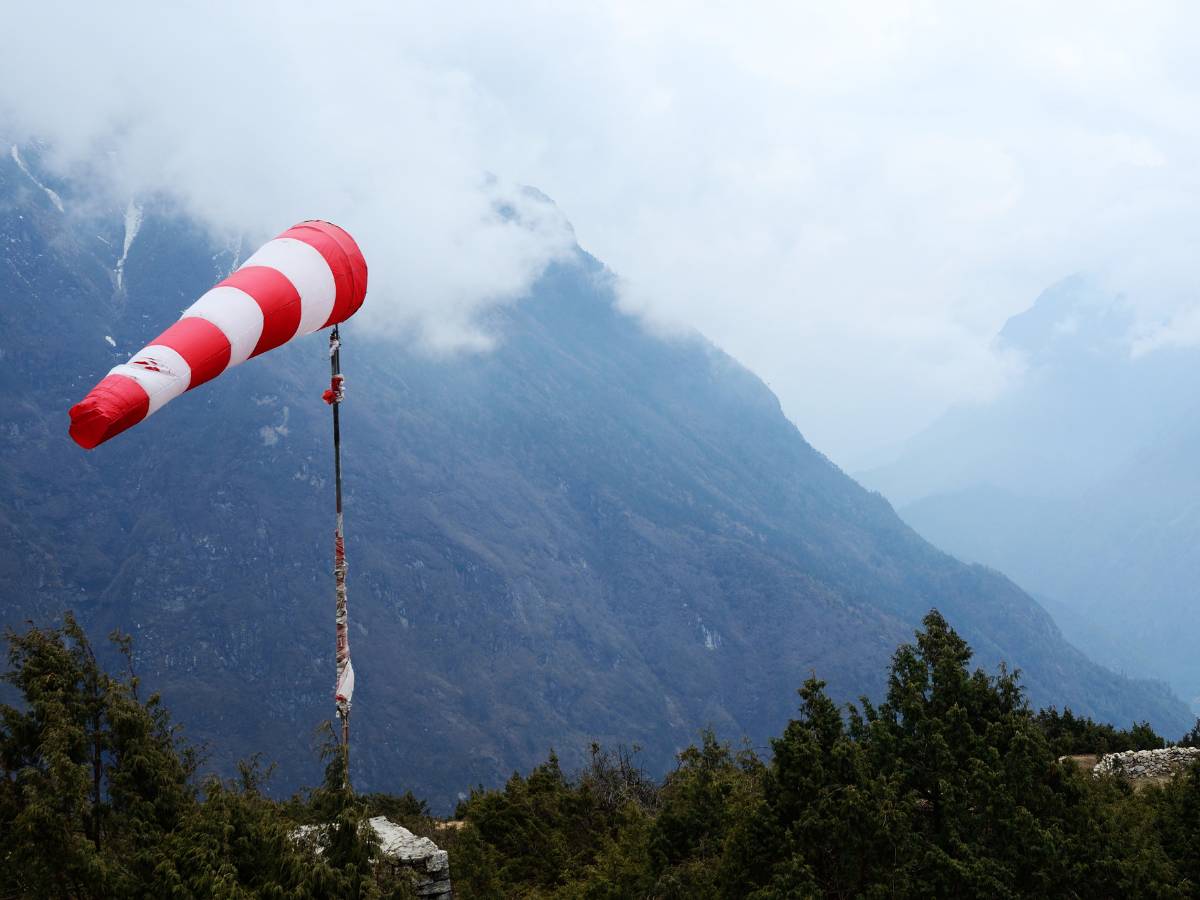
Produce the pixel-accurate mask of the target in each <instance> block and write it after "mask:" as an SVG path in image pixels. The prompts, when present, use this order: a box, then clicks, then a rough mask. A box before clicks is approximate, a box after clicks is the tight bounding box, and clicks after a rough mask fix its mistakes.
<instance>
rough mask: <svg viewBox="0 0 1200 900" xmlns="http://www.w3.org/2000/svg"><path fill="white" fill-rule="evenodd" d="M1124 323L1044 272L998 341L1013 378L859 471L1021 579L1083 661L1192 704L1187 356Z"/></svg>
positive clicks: (940, 532)
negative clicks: (1140, 341) (1017, 376)
mask: <svg viewBox="0 0 1200 900" xmlns="http://www.w3.org/2000/svg"><path fill="white" fill-rule="evenodd" d="M1133 325H1134V323H1133V318H1132V313H1131V310H1130V309H1129V307H1128V305H1127V303H1126V302H1125V301H1124V300H1123V298H1121V297H1119V296H1113V295H1111V294H1108V293H1106V292H1105V291H1103V290H1102V289H1101V288H1100V287H1099V286H1098V285H1096V284H1095V283H1093V282H1091V281H1089V280H1088V279H1086V278H1083V277H1078V276H1077V277H1074V278H1071V279H1068V280H1066V281H1064V282H1062V283H1060V284H1058V285H1055V286H1054V287H1052V288H1050V289H1048V290H1047V291H1046V292H1045V293H1043V294H1042V295H1041V296H1040V297H1039V298H1038V299H1037V301H1036V302H1035V303H1034V305H1033V307H1032V308H1031V309H1029V310H1027V311H1026V312H1024V313H1022V314H1020V315H1018V316H1016V317H1014V318H1013V319H1012V320H1010V321H1009V322H1008V323H1007V325H1006V326H1005V327H1004V329H1003V331H1002V332H1001V333H1000V335H999V336H998V338H997V340H998V342H999V343H1000V344H1001V346H1002V347H1004V348H1005V349H1009V350H1014V351H1016V352H1019V353H1020V354H1022V356H1023V357H1024V358H1025V359H1026V361H1027V362H1028V365H1029V369H1028V373H1027V376H1026V378H1025V379H1024V380H1023V381H1022V383H1021V384H1020V385H1018V386H1017V388H1016V389H1014V390H1013V391H1011V392H1009V393H1008V394H1007V395H1006V396H1004V397H1002V398H1001V399H999V400H998V401H996V402H994V403H991V404H988V405H985V406H979V407H974V408H970V409H956V410H952V411H951V412H949V413H947V414H946V415H945V416H944V417H943V418H942V419H941V420H940V421H938V422H937V423H935V424H934V425H933V426H931V427H930V429H928V430H927V431H926V432H925V433H923V434H921V435H919V436H918V437H917V438H915V439H914V440H913V441H912V442H911V443H910V445H909V446H908V447H907V448H906V449H905V452H903V453H902V454H900V456H899V458H898V459H896V460H895V461H893V462H892V463H891V464H889V465H888V466H885V467H882V468H881V469H878V470H876V471H873V472H868V473H864V474H863V475H862V476H861V477H862V479H863V480H864V481H865V482H866V483H867V484H870V485H872V486H875V487H877V488H879V489H881V490H883V492H884V493H885V494H887V495H888V496H889V497H891V498H892V499H893V500H895V501H897V502H899V503H900V504H901V507H900V511H901V514H902V516H903V517H904V519H905V520H906V521H908V522H909V523H910V524H912V525H913V526H914V527H915V528H916V529H917V530H918V531H920V533H921V534H923V535H924V536H925V537H927V538H928V539H929V540H931V541H933V542H935V543H937V544H938V545H939V546H941V547H944V548H945V549H947V550H949V551H951V552H952V553H954V554H956V555H958V556H960V557H961V558H963V559H967V560H972V561H977V562H982V563H986V564H988V565H991V566H995V567H998V568H1000V569H1002V570H1003V571H1004V572H1006V573H1008V574H1009V575H1010V576H1012V577H1013V578H1014V579H1015V580H1016V581H1017V582H1018V583H1019V584H1020V585H1021V586H1022V587H1025V588H1027V589H1029V590H1030V591H1032V592H1033V593H1034V595H1035V596H1036V597H1038V598H1039V600H1041V601H1042V602H1044V603H1045V605H1047V607H1049V608H1050V609H1051V610H1052V611H1053V612H1054V613H1055V617H1056V619H1057V620H1058V621H1059V623H1060V624H1061V625H1062V627H1063V629H1064V631H1065V632H1066V633H1067V635H1068V637H1069V638H1070V639H1071V640H1072V641H1073V642H1075V643H1077V644H1078V645H1079V646H1080V647H1082V648H1083V649H1084V650H1085V651H1087V652H1088V653H1089V654H1090V655H1092V656H1093V657H1094V658H1099V659H1104V660H1106V661H1108V662H1110V663H1111V664H1113V665H1114V666H1117V667H1119V668H1121V669H1123V670H1125V671H1128V672H1130V673H1134V674H1140V675H1150V676H1153V677H1156V678H1163V679H1167V680H1169V681H1170V683H1171V684H1172V686H1173V687H1174V688H1175V689H1176V690H1178V691H1179V692H1181V693H1182V694H1183V695H1184V696H1185V697H1187V698H1190V699H1191V700H1192V702H1193V704H1194V705H1195V706H1196V708H1197V711H1200V659H1197V657H1196V654H1195V650H1194V646H1195V635H1196V634H1197V633H1198V632H1200V612H1198V611H1197V605H1196V602H1195V597H1196V589H1195V578H1196V572H1197V571H1200V569H1198V568H1197V566H1198V564H1200V558H1198V556H1197V550H1196V537H1197V535H1198V534H1200V478H1198V477H1197V474H1196V467H1195V462H1194V461H1195V459H1196V458H1197V453H1198V452H1200V427H1198V426H1197V425H1196V424H1195V423H1196V422H1197V417H1196V415H1195V413H1196V411H1197V410H1196V394H1197V389H1198V388H1200V353H1197V352H1196V351H1195V350H1192V349H1182V348H1169V349H1160V350H1157V351H1154V352H1150V353H1144V354H1141V355H1135V354H1133V353H1132V352H1131V346H1132V339H1133ZM981 447H990V448H991V449H990V452H989V451H987V450H981ZM941 461H953V462H947V464H946V468H945V469H944V470H943V473H941V474H939V472H938V465H939V463H940V462H941Z"/></svg>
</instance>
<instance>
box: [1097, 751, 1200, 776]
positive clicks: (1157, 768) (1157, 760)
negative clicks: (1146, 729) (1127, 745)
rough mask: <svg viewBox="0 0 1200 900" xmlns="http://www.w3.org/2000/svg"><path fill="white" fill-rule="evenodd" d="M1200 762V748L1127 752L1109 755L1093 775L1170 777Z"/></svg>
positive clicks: (1098, 765)
mask: <svg viewBox="0 0 1200 900" xmlns="http://www.w3.org/2000/svg"><path fill="white" fill-rule="evenodd" d="M1198 760H1200V748H1197V747H1167V748H1166V749H1165V750H1125V751H1123V752H1121V753H1109V754H1106V755H1105V756H1104V757H1103V758H1101V760H1100V762H1098V763H1096V766H1095V768H1093V769H1092V774H1093V775H1094V776H1096V777H1097V778H1099V777H1100V776H1101V775H1123V776H1125V777H1126V778H1162V777H1170V776H1171V775H1173V774H1175V773H1176V772H1178V771H1179V770H1180V769H1183V768H1186V767H1187V766H1188V765H1190V764H1192V763H1194V762H1196V761H1198Z"/></svg>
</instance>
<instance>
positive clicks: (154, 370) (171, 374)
mask: <svg viewBox="0 0 1200 900" xmlns="http://www.w3.org/2000/svg"><path fill="white" fill-rule="evenodd" d="M160 337H161V336H160ZM108 374H109V375H124V376H125V377H127V378H132V379H133V380H134V381H136V382H137V383H138V384H140V385H141V386H142V389H143V390H144V391H145V392H146V396H147V397H148V398H149V401H150V402H149V406H148V407H147V409H146V415H147V416H152V415H154V414H155V413H156V412H158V410H160V409H162V408H163V406H165V405H166V404H167V403H169V402H171V401H172V400H174V399H175V398H176V397H178V396H179V395H180V394H182V393H183V392H184V391H186V390H187V389H188V385H189V384H190V383H191V380H192V369H191V366H189V365H188V364H187V360H185V359H184V358H183V357H182V356H181V355H180V353H179V351H178V350H175V349H174V348H172V347H168V346H166V345H165V344H160V343H157V342H155V343H153V344H151V345H150V346H148V347H143V348H142V349H141V350H140V351H138V353H137V355H136V356H134V358H133V359H131V360H130V361H129V362H127V363H122V364H121V365H119V366H113V369H112V371H111V372H109V373H108Z"/></svg>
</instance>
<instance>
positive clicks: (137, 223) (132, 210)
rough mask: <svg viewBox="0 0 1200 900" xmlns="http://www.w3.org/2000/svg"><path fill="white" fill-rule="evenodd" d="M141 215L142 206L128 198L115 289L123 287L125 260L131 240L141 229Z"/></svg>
mask: <svg viewBox="0 0 1200 900" xmlns="http://www.w3.org/2000/svg"><path fill="white" fill-rule="evenodd" d="M144 218H145V216H144V215H143V211H142V207H140V206H138V205H137V204H136V203H135V202H134V201H132V200H130V201H129V204H128V205H127V206H126V207H125V243H124V245H123V247H122V249H121V258H120V259H118V260H117V268H116V270H115V272H116V275H117V290H118V291H120V290H124V288H125V260H127V259H129V248H130V247H132V246H133V241H134V239H135V238H136V237H137V235H138V232H139V231H141V230H142V220H143V219H144Z"/></svg>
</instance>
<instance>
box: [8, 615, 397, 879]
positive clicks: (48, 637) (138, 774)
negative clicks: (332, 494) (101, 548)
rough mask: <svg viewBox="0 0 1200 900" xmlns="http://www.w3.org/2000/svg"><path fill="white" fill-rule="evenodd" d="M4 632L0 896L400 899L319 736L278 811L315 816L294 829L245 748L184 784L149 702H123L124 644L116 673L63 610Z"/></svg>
mask: <svg viewBox="0 0 1200 900" xmlns="http://www.w3.org/2000/svg"><path fill="white" fill-rule="evenodd" d="M7 640H8V644H9V651H8V660H9V664H10V670H9V671H8V672H7V673H6V674H5V675H4V676H3V677H4V680H5V681H6V682H8V683H9V684H10V685H12V686H13V687H14V688H15V689H16V690H17V691H18V692H19V694H20V695H21V699H22V702H21V705H20V706H7V705H4V706H0V896H3V897H77V898H122V897H223V898H224V897H235V898H236V897H295V898H319V897H328V898H335V897H337V898H341V897H361V898H374V897H407V896H411V890H410V889H409V885H408V884H407V882H406V881H405V880H403V879H399V880H397V879H395V878H390V877H385V874H384V873H382V872H381V871H379V870H377V868H376V867H374V866H373V865H372V860H373V857H374V855H375V853H376V852H377V848H376V846H375V844H374V839H373V834H372V833H371V832H370V830H369V828H368V826H367V822H366V820H367V810H366V807H365V805H364V804H363V803H362V802H361V801H359V800H358V799H356V798H355V797H354V795H353V793H352V791H351V790H350V788H349V785H348V783H347V779H346V760H345V755H344V753H343V751H342V748H341V747H340V746H338V745H337V742H336V740H334V739H332V732H330V738H329V739H328V740H327V741H326V746H325V756H326V759H327V762H328V768H327V771H326V778H325V783H324V784H323V785H322V786H321V787H320V788H318V789H317V790H315V791H313V792H312V794H311V796H310V797H309V798H307V799H305V800H300V799H297V800H296V801H294V802H293V803H292V804H289V805H288V807H287V809H288V810H297V811H299V812H301V815H300V816H299V818H300V819H303V820H305V821H315V822H320V823H321V824H320V825H319V826H317V827H316V828H315V829H314V830H313V831H311V832H309V833H308V834H307V835H306V836H303V837H302V836H301V832H300V831H298V821H297V818H293V817H291V816H289V815H288V814H287V810H285V807H284V806H282V805H281V804H278V803H276V802H274V801H272V800H270V799H269V798H268V797H266V796H265V795H264V794H263V793H262V787H263V785H264V783H265V781H266V780H267V778H269V776H270V770H269V769H265V770H264V768H263V767H262V765H261V760H260V759H259V758H257V757H256V758H253V759H251V760H249V761H247V762H245V763H243V764H242V765H241V767H240V769H239V774H238V777H237V778H236V779H234V780H232V781H229V782H222V781H220V780H219V779H216V778H209V779H208V780H206V781H205V782H204V784H203V785H202V788H201V789H199V790H198V789H197V788H196V787H195V786H194V783H193V782H194V777H195V773H196V765H197V758H196V753H195V752H194V751H193V749H192V748H190V747H189V746H188V745H187V744H186V743H185V742H184V741H182V739H181V738H180V736H179V734H178V732H177V729H176V727H175V726H174V725H173V724H172V722H171V717H170V715H169V713H168V712H167V710H166V709H165V708H164V707H163V705H162V704H161V702H160V701H159V698H158V697H157V696H153V695H152V696H150V697H148V698H147V699H145V700H142V699H141V698H140V697H139V692H138V688H139V684H138V679H137V677H136V676H135V675H134V674H133V671H132V652H131V647H130V642H129V640H128V638H125V637H121V636H115V640H116V642H117V645H118V647H119V649H120V650H121V652H122V653H123V654H124V656H125V659H126V662H127V664H128V672H127V674H126V675H125V676H124V677H123V678H116V677H113V676H112V675H110V674H108V673H106V672H104V671H103V670H102V669H101V668H100V667H99V665H98V664H97V662H96V659H95V656H94V654H93V653H92V649H91V647H90V645H89V643H88V640H87V637H86V635H85V634H84V632H83V630H82V629H81V628H80V627H79V625H78V623H77V622H76V621H75V619H74V618H73V617H72V616H71V615H69V614H68V615H66V616H65V617H64V621H63V624H62V626H61V627H59V628H47V629H38V628H31V629H29V630H28V631H27V632H25V633H24V634H17V633H15V632H13V631H11V630H10V631H8V633H7ZM396 802H398V803H403V802H404V801H403V800H397V801H396Z"/></svg>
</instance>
